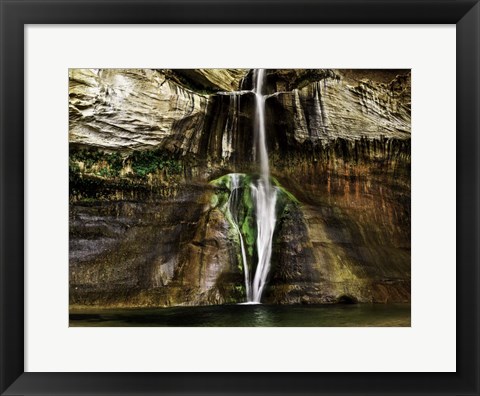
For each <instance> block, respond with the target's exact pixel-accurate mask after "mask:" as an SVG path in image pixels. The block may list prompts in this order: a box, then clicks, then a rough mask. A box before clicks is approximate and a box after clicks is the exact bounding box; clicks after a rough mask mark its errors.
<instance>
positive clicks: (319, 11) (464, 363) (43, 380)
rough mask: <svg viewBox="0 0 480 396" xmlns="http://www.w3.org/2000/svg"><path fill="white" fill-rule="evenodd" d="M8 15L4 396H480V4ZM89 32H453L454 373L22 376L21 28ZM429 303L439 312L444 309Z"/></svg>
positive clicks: (365, 1) (48, 6) (118, 0)
mask: <svg viewBox="0 0 480 396" xmlns="http://www.w3.org/2000/svg"><path fill="white" fill-rule="evenodd" d="M0 7H1V8H0V12H1V76H0V78H1V113H0V122H1V135H0V137H1V140H0V147H1V156H0V161H1V162H0V163H1V169H0V170H1V179H0V182H1V201H0V205H1V207H0V213H1V222H0V223H1V224H0V226H1V240H0V243H1V245H0V246H1V268H0V269H1V273H0V275H1V286H0V289H1V302H0V309H1V340H0V343H1V345H0V355H1V382H0V392H1V394H2V395H34V394H35V395H54V394H55V395H60V394H65V395H74V394H75V395H93V394H96V395H100V394H111V395H114V394H116V395H130V394H161V395H167V394H188V395H200V394H202V395H213V394H222V395H223V394H226V395H241V394H248V395H257V394H258V395H260V394H262V395H280V394H281V395H302V394H312V395H313V394H318V395H330V394H331V395H340V394H341V395H360V394H362V395H368V394H379V395H380V394H381V395H437V394H442V395H464V396H466V395H479V394H480V393H479V372H480V367H479V350H480V349H479V345H480V343H479V331H478V330H479V301H480V296H479V286H480V282H479V247H478V243H479V239H478V237H479V233H478V228H479V202H480V196H479V188H480V181H479V169H480V167H479V152H480V151H479V131H480V130H479V109H480V102H479V95H480V93H479V92H480V89H479V88H480V85H479V84H480V79H479V74H480V5H479V1H478V0H458V1H455V0H433V1H432V0H428V1H421V0H415V1H412V0H403V1H398V0H395V1H388V0H381V1H379V0H337V1H332V0H298V1H294V0H257V1H255V0H243V1H241V0H233V1H232V0H224V1H215V0H196V1H195V0H176V1H173V0H140V1H134V0H98V1H90V0H74V1H72V0H70V1H69V0H0ZM87 23H88V24H149V23H155V24H170V23H223V24H225V23H227V24H233V23H242V24H243V23H248V24H252V23H261V24H272V23H275V24H283V23H295V24H307V23H308V24H310V23H314V24H324V23H329V24H330V23H341V24H348V23H356V24H371V23H373V24H390V23H400V24H416V23H422V24H444V23H446V24H456V34H457V36H456V44H457V54H456V56H457V58H456V67H457V77H456V81H457V98H456V99H457V107H456V114H457V122H456V126H457V131H456V167H457V168H456V175H457V186H456V188H457V190H456V197H457V240H456V247H457V254H456V257H457V301H456V304H457V305H456V306H457V362H456V363H457V371H456V372H455V373H33V372H24V352H25V351H24V324H25V323H24V265H23V263H24V248H25V245H24V193H25V190H24V133H23V131H24V99H25V98H24V60H25V59H24V27H25V25H27V24H87ZM439 188H441V186H439ZM452 243H454V241H452ZM432 300H433V301H432V303H435V302H436V301H441V299H440V298H438V299H437V298H435V297H434V298H433V299H432ZM52 347H54V346H53V345H52ZM412 358H414V357H412Z"/></svg>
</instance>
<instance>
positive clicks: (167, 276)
mask: <svg viewBox="0 0 480 396" xmlns="http://www.w3.org/2000/svg"><path fill="white" fill-rule="evenodd" d="M250 84H251V72H249V71H247V70H243V69H239V70H235V69H233V70H231V69H215V70H194V71H192V70H186V71H185V70H144V69H138V70H137V69H128V70H122V69H115V70H110V69H106V70H85V69H72V70H71V71H70V103H69V104H70V129H69V139H70V151H71V152H70V158H71V161H70V302H71V304H72V306H84V305H97V306H167V305H180V304H184V305H185V304H194V305H197V304H221V303H233V302H241V301H243V300H244V298H245V290H244V287H243V273H242V267H241V262H240V261H239V241H238V236H236V235H235V233H234V232H233V231H232V227H231V224H229V219H228V216H227V215H226V213H225V210H224V209H222V206H221V202H222V199H223V201H224V200H225V197H226V196H228V194H229V191H228V188H223V187H221V186H219V185H213V184H212V183H210V182H211V181H212V180H214V179H217V178H219V177H221V176H223V175H226V174H228V173H230V172H242V173H248V174H255V172H257V171H258V170H257V169H258V168H257V165H256V163H255V161H254V158H255V153H254V150H253V146H254V145H253V142H254V133H253V126H254V119H253V117H254V103H255V102H254V100H255V99H254V95H253V93H251V92H250V88H251V85H250ZM267 89H268V98H267V100H266V113H267V133H268V146H269V156H270V167H271V172H272V175H273V176H274V177H275V178H276V179H277V180H278V184H279V185H281V186H282V188H284V189H285V190H286V191H288V192H290V193H291V195H292V197H294V199H293V198H292V200H290V201H289V202H288V203H285V204H284V207H283V209H282V211H281V213H279V218H278V222H277V228H276V231H275V236H274V238H275V241H274V250H273V257H272V272H271V279H270V283H269V287H268V288H267V290H266V293H265V296H264V301H265V302H268V303H330V302H338V301H359V302H372V301H373V302H404V301H409V300H410V75H409V73H408V71H396V72H388V71H361V70H359V71H356V70H313V71H312V70H271V71H268V73H267ZM227 91H229V92H227ZM253 240H254V239H253ZM254 261H255V258H254V257H251V258H250V262H251V263H253V262H254Z"/></svg>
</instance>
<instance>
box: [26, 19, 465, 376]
mask: <svg viewBox="0 0 480 396" xmlns="http://www.w3.org/2000/svg"><path fill="white" fill-rule="evenodd" d="M26 44H27V45H26V54H25V55H26V67H25V71H26V95H25V98H26V103H25V104H26V120H25V121H26V130H25V137H26V148H25V149H26V164H25V165H26V166H25V169H26V185H25V187H26V202H25V203H26V213H25V218H26V224H25V226H26V235H25V243H26V244H25V246H26V252H25V253H26V263H25V273H26V274H27V275H26V280H25V287H26V296H25V302H26V307H25V308H26V315H25V320H26V322H25V323H26V329H25V342H26V353H25V361H26V366H25V370H26V371H454V370H455V240H456V239H455V233H456V231H455V27H454V26H453V25H451V26H432V25H428V26H426V27H425V26H375V27H373V26H311V25H306V26H289V27H285V26H268V27H253V26H242V27H239V26H216V27H213V26H203V27H200V26H151V25H147V26H130V27H124V26H108V27H101V26H100V27H99V26H55V27H53V26H39V25H35V26H28V27H27V28H26ZM70 67H152V68H175V67H180V68H191V67H265V68H278V67H282V68H295V67H300V68H325V67H333V68H353V67H361V68H412V69H413V84H412V98H413V114H412V115H413V119H412V131H413V139H412V159H413V164H412V170H413V173H412V280H413V285H412V296H413V297H412V298H413V303H412V328H390V329H381V328H379V329H375V328H373V329H372V328H272V329H271V328H229V329H224V328H200V329H199V328H113V329H109V328H84V329H82V328H68V311H67V307H68V283H67V279H68V206H67V202H68V201H67V200H68V191H67V180H68V174H67V165H66V164H67V161H68V150H67V130H68V113H67V70H68V68H70Z"/></svg>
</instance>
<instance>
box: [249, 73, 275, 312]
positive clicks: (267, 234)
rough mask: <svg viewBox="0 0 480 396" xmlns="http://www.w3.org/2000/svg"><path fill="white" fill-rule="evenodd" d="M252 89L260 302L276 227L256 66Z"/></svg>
mask: <svg viewBox="0 0 480 396" xmlns="http://www.w3.org/2000/svg"><path fill="white" fill-rule="evenodd" d="M254 77H255V79H254V87H253V92H254V93H255V97H256V114H255V120H256V127H255V133H256V141H257V147H256V151H255V153H256V156H257V160H258V161H259V162H260V178H259V179H258V182H257V185H253V184H252V185H251V186H250V187H251V190H252V199H253V202H254V204H255V214H256V218H257V254H258V264H257V268H256V271H255V277H254V279H253V284H252V300H251V301H252V302H257V303H259V302H260V300H261V298H262V293H263V290H264V288H265V285H266V282H267V277H268V273H269V272H270V258H271V256H272V240H273V232H274V230H275V222H276V218H275V203H276V200H277V193H276V191H275V189H274V188H273V186H271V184H270V178H269V175H270V168H269V165H268V153H267V144H266V137H265V134H266V133H265V97H264V95H263V85H264V82H265V69H257V70H255V73H254Z"/></svg>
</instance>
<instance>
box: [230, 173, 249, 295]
mask: <svg viewBox="0 0 480 396" xmlns="http://www.w3.org/2000/svg"><path fill="white" fill-rule="evenodd" d="M230 180H231V183H232V186H231V193H230V197H229V208H230V213H231V214H232V218H233V227H234V228H235V231H236V232H237V234H238V237H239V238H240V249H241V253H242V264H243V273H244V276H245V291H246V295H247V301H252V292H251V288H250V271H249V270H248V263H247V254H246V252H245V243H244V242H243V236H242V233H241V231H240V227H239V226H238V207H239V198H240V195H239V189H240V175H239V174H238V173H232V174H230Z"/></svg>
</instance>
